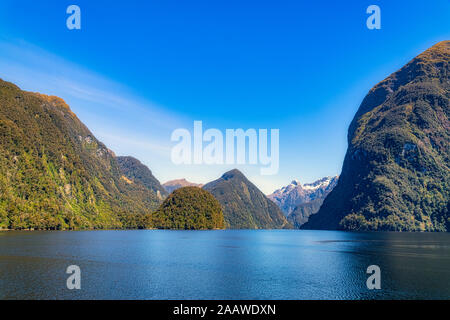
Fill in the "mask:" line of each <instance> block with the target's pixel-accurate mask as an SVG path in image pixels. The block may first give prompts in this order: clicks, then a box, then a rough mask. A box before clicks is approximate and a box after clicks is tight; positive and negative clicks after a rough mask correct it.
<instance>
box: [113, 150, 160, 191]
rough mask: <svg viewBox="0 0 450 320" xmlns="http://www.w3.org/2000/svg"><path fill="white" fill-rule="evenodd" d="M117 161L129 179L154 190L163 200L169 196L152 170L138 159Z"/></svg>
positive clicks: (119, 158) (124, 158)
mask: <svg viewBox="0 0 450 320" xmlns="http://www.w3.org/2000/svg"><path fill="white" fill-rule="evenodd" d="M116 160H117V163H118V164H119V168H120V170H121V171H122V173H123V174H124V175H125V177H126V178H127V179H129V180H130V181H132V182H134V183H140V184H142V185H144V186H145V187H146V188H148V189H150V190H152V191H153V192H154V193H155V194H156V195H157V197H158V198H159V199H161V200H162V199H163V198H164V197H166V196H167V195H168V192H167V191H166V189H164V188H163V186H162V185H161V183H160V182H159V181H158V180H157V179H156V178H155V177H154V176H153V174H152V172H151V171H150V169H149V168H148V167H147V166H146V165H144V164H142V163H141V162H140V161H139V160H138V159H135V158H133V157H117V158H116Z"/></svg>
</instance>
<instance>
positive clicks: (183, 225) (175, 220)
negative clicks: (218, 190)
mask: <svg viewBox="0 0 450 320" xmlns="http://www.w3.org/2000/svg"><path fill="white" fill-rule="evenodd" d="M153 224H154V226H155V227H156V228H159V229H184V230H205V229H224V228H225V222H224V218H223V213H222V208H221V206H220V203H219V202H218V201H217V200H216V199H215V198H214V196H213V195H212V194H210V193H209V192H208V191H206V190H203V189H201V188H197V187H184V188H180V189H177V190H175V191H174V192H172V193H171V194H170V195H169V197H168V198H167V199H166V200H165V201H164V202H163V204H162V205H161V206H160V208H159V209H158V211H157V212H156V213H155V215H154V222H153Z"/></svg>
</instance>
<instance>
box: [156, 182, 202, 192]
mask: <svg viewBox="0 0 450 320" xmlns="http://www.w3.org/2000/svg"><path fill="white" fill-rule="evenodd" d="M163 187H164V188H165V189H166V191H167V192H168V193H172V192H173V191H174V190H177V189H179V188H182V187H199V188H201V187H203V184H199V183H193V182H189V181H187V180H186V179H177V180H171V181H167V182H166V183H163Z"/></svg>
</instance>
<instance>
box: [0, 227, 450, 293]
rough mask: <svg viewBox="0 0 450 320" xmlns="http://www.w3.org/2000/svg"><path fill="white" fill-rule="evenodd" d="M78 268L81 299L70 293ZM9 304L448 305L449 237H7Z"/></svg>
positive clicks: (3, 263)
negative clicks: (376, 284) (371, 281)
mask: <svg viewBox="0 0 450 320" xmlns="http://www.w3.org/2000/svg"><path fill="white" fill-rule="evenodd" d="M72 264H75V265H78V266H80V268H81V272H82V276H81V278H82V280H81V290H74V291H71V290H68V289H67V288H66V279H67V277H68V276H69V275H67V274H66V273H65V271H66V268H67V266H69V265H72ZM369 265H378V266H380V268H381V287H382V289H381V290H375V291H371V290H368V289H367V287H366V280H367V277H368V276H369V275H367V274H366V269H367V267H368V266H369ZM0 298H1V299H449V298H450V234H429V233H349V232H339V231H298V230H258V231H252V230H226V231H156V230H152V231H150V230H140V231H80V232H0Z"/></svg>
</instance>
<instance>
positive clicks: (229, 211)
mask: <svg viewBox="0 0 450 320" xmlns="http://www.w3.org/2000/svg"><path fill="white" fill-rule="evenodd" d="M203 188H204V189H205V190H207V191H209V192H211V193H212V194H213V195H214V197H215V198H216V199H217V200H219V202H220V204H221V205H222V208H223V214H224V217H225V222H226V226H227V228H231V229H278V228H284V227H290V224H289V223H288V222H287V220H286V218H285V217H284V215H283V213H282V212H281V211H280V209H279V208H278V207H277V205H276V204H275V203H273V202H272V201H271V200H269V199H268V198H267V197H266V196H265V195H264V194H263V193H262V192H261V191H260V190H259V189H258V188H257V187H256V186H255V185H254V184H253V183H251V182H250V181H249V180H248V179H247V178H246V177H245V176H244V175H243V174H242V173H241V172H240V171H239V170H236V169H235V170H231V171H229V172H227V173H225V174H224V175H223V176H222V177H221V178H219V179H217V180H215V181H212V182H210V183H208V184H206V185H205V186H204V187H203Z"/></svg>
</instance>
